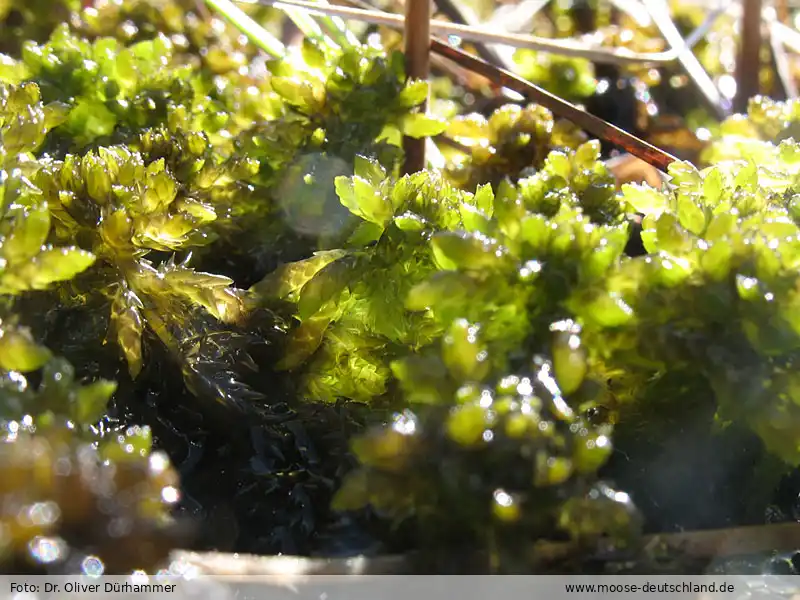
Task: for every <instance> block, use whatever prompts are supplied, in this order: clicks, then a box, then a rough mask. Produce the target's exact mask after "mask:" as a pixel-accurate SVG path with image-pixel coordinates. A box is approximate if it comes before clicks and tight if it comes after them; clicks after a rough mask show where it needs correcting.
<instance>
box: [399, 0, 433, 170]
mask: <svg viewBox="0 0 800 600" xmlns="http://www.w3.org/2000/svg"><path fill="white" fill-rule="evenodd" d="M430 43H431V3H430V0H406V20H405V56H406V73H407V74H408V77H409V78H410V79H422V80H427V79H428V75H429V74H430V61H431V59H430ZM427 106H428V102H427V100H426V101H425V102H424V103H423V104H422V106H421V107H420V110H421V111H422V112H425V110H427ZM403 150H404V151H405V154H406V160H405V164H404V165H403V172H404V173H416V172H417V171H422V170H423V169H424V168H425V138H421V139H414V138H410V137H405V138H404V139H403Z"/></svg>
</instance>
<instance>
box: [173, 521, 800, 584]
mask: <svg viewBox="0 0 800 600" xmlns="http://www.w3.org/2000/svg"><path fill="white" fill-rule="evenodd" d="M642 544H643V546H642V547H643V548H645V549H649V550H651V551H656V552H658V551H659V550H668V551H672V552H676V553H679V554H680V555H682V556H684V557H686V558H689V559H700V560H709V561H710V560H713V559H714V558H719V557H724V556H741V555H747V554H761V553H764V552H773V551H777V552H790V551H793V550H796V549H797V548H798V547H800V524H798V523H779V524H775V525H756V526H751V527H734V528H731V529H716V530H709V531H687V532H685V533H669V534H660V535H658V534H657V535H648V536H645V537H644V539H643V540H642ZM576 551H577V548H576V546H574V545H573V544H571V543H569V542H547V541H541V542H538V543H536V544H535V546H534V549H533V555H534V557H535V558H536V559H537V560H538V561H541V562H544V563H552V562H558V561H561V560H564V559H566V558H568V557H570V556H574V555H575V552H576ZM170 559H171V560H172V561H177V562H180V563H184V564H188V565H192V566H193V567H195V568H196V569H198V570H199V571H200V573H201V574H203V575H216V576H227V577H243V578H244V577H246V578H248V581H255V580H256V579H253V578H258V577H275V576H280V577H284V578H286V579H287V580H292V579H294V578H298V577H299V578H302V577H308V576H310V575H316V576H324V575H333V576H341V575H388V574H413V573H414V570H413V565H412V561H411V560H409V559H410V556H407V555H385V556H378V557H370V558H367V557H351V558H334V559H321V558H307V557H300V556H254V555H248V554H225V553H218V552H187V551H184V550H176V551H173V552H172V554H171V556H170Z"/></svg>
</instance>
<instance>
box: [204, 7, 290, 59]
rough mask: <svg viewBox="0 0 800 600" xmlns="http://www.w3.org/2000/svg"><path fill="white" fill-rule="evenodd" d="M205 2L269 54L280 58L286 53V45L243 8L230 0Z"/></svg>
mask: <svg viewBox="0 0 800 600" xmlns="http://www.w3.org/2000/svg"><path fill="white" fill-rule="evenodd" d="M205 3H206V4H208V6H209V7H211V8H212V9H214V10H216V11H217V12H218V13H220V14H221V15H222V16H223V17H225V18H226V19H227V20H228V21H230V22H231V23H232V24H233V25H234V26H235V27H236V28H237V29H239V31H241V32H242V33H243V34H245V35H246V36H247V39H249V40H250V41H251V42H253V43H254V44H255V45H256V46H258V47H259V48H261V49H262V50H263V51H264V52H266V53H267V54H270V55H271V56H274V57H275V58H280V57H282V56H283V55H284V54H285V53H286V47H285V46H284V45H283V44H282V43H281V42H280V40H278V39H277V38H276V37H275V36H273V35H272V34H271V33H270V32H268V31H267V30H266V29H264V28H263V27H262V26H261V25H259V24H258V23H256V22H255V21H254V20H253V19H251V18H250V17H248V16H247V15H246V14H245V13H244V12H243V11H242V9H240V8H239V7H238V6H236V5H235V4H233V2H231V1H230V0H205Z"/></svg>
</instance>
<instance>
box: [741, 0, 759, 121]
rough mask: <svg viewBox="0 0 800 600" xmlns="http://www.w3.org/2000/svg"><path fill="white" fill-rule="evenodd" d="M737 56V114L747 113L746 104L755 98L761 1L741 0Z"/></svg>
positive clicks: (757, 81)
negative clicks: (741, 9)
mask: <svg viewBox="0 0 800 600" xmlns="http://www.w3.org/2000/svg"><path fill="white" fill-rule="evenodd" d="M742 5H743V11H742V20H741V28H742V32H741V37H740V41H739V56H738V57H737V60H736V98H735V99H734V108H735V109H736V111H737V112H740V113H743V112H747V104H748V102H749V100H750V98H752V97H753V96H757V95H758V93H759V90H760V89H761V86H760V85H759V72H760V71H761V27H762V19H761V6H762V0H743V2H742Z"/></svg>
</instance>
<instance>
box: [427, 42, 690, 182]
mask: <svg viewBox="0 0 800 600" xmlns="http://www.w3.org/2000/svg"><path fill="white" fill-rule="evenodd" d="M431 50H433V51H434V52H435V53H437V54H441V55H442V56H446V57H447V58H449V59H450V60H452V61H453V62H456V63H458V64H460V65H461V66H462V67H464V68H467V69H469V70H471V71H474V72H476V73H478V74H480V75H483V76H484V77H486V78H487V79H489V80H490V81H492V82H493V83H495V84H497V85H501V86H503V87H507V88H508V89H511V90H514V91H515V92H517V93H520V94H522V95H523V96H526V97H527V98H529V99H530V100H532V101H533V102H536V103H538V104H541V105H542V106H544V107H545V108H547V109H549V110H550V111H552V112H553V114H555V115H556V116H559V117H562V118H565V119H568V120H570V121H572V122H573V123H575V124H576V125H578V126H579V127H581V128H582V129H584V130H586V131H588V132H589V133H591V134H593V135H595V136H597V137H598V138H600V139H602V140H605V141H607V142H609V143H611V144H614V145H615V146H618V147H619V148H622V149H623V150H625V151H626V152H629V153H630V154H633V155H634V156H636V157H638V158H640V159H642V160H643V161H645V162H646V163H648V164H650V165H653V166H654V167H656V168H658V169H661V170H662V171H666V169H667V167H668V166H669V164H670V163H672V162H674V161H676V160H677V159H676V158H675V157H674V156H672V155H670V154H667V153H666V152H664V151H663V150H660V149H659V148H656V147H655V146H652V145H651V144H648V143H647V142H645V141H644V140H641V139H639V138H637V137H636V136H634V135H631V134H630V133H628V132H626V131H623V130H622V129H620V128H619V127H617V126H615V125H612V124H611V123H608V122H607V121H604V120H603V119H600V118H598V117H595V116H594V115H591V114H589V113H587V112H585V111H583V110H580V109H578V108H576V107H575V106H573V105H572V104H570V103H569V102H567V101H566V100H562V99H561V98H559V97H558V96H554V95H553V94H551V93H550V92H547V91H545V90H543V89H542V88H540V87H538V86H536V85H534V84H532V83H530V82H529V81H526V80H524V79H522V78H520V77H517V76H516V75H514V74H513V73H509V72H508V71H504V70H503V69H500V68H498V67H495V66H493V65H490V64H489V63H487V62H486V61H483V60H481V59H479V58H477V57H475V56H471V55H470V54H467V53H466V52H463V51H462V50H458V49H457V48H453V47H452V46H450V45H449V44H446V43H444V42H442V41H440V40H436V39H434V40H433V41H432V42H431Z"/></svg>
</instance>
